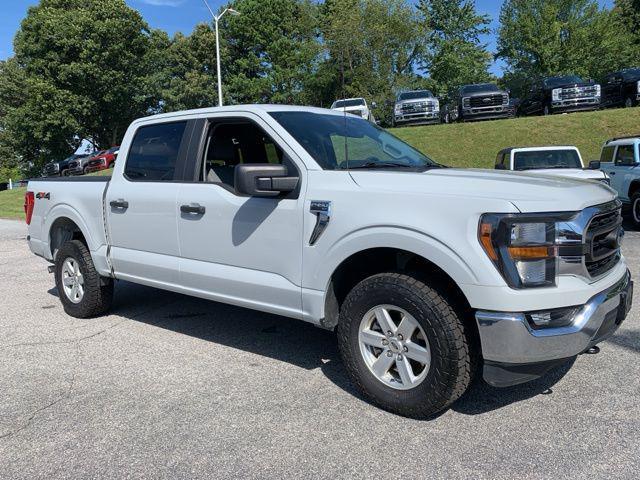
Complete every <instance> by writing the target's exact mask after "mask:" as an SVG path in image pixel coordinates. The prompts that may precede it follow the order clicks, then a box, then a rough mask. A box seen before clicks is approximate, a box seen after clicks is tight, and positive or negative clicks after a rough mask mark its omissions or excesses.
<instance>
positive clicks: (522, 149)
mask: <svg viewBox="0 0 640 480" xmlns="http://www.w3.org/2000/svg"><path fill="white" fill-rule="evenodd" d="M514 150H517V151H519V152H541V151H544V150H578V147H576V146H575V145H549V146H544V147H507V148H503V149H502V150H500V151H499V152H498V153H499V154H500V153H511V152H512V151H514Z"/></svg>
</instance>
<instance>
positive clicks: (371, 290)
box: [338, 273, 476, 418]
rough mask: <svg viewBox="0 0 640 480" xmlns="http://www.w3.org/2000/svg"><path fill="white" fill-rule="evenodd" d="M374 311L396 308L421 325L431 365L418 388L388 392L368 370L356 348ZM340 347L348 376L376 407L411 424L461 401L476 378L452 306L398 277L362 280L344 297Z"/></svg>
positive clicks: (412, 281) (465, 335)
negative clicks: (410, 420) (366, 318)
mask: <svg viewBox="0 0 640 480" xmlns="http://www.w3.org/2000/svg"><path fill="white" fill-rule="evenodd" d="M378 305H394V306H397V307H400V308H402V309H403V310H405V311H406V312H407V313H409V314H410V315H412V316H413V317H414V318H415V320H416V321H417V322H418V323H419V324H420V326H421V328H422V329H423V330H424V332H425V334H426V337H427V339H428V343H429V347H430V350H431V365H430V367H429V371H428V372H427V375H426V377H425V378H424V380H423V381H422V382H421V383H419V384H418V385H417V386H415V387H413V388H410V389H406V390H398V389H395V388H392V387H390V386H388V385H386V384H385V383H383V382H382V381H381V380H379V379H378V378H376V376H375V375H374V374H373V373H372V371H371V370H370V369H369V367H368V366H367V364H366V363H365V360H364V358H363V355H362V353H361V350H360V345H359V328H360V323H361V321H362V319H363V318H364V316H365V315H366V314H367V312H369V311H370V310H371V309H372V308H373V307H376V306H378ZM338 345H339V349H340V354H341V356H342V360H343V362H344V365H345V367H346V370H347V372H348V374H349V376H350V378H351V380H352V382H353V383H354V385H355V386H356V387H357V388H358V389H359V390H360V392H361V393H362V394H363V395H365V396H366V397H367V398H368V399H370V400H371V401H372V402H373V403H374V404H375V405H377V406H379V407H381V408H383V409H385V410H388V411H390V412H393V413H396V414H399V415H403V416H406V417H410V418H429V417H431V416H433V415H435V414H436V413H438V412H440V411H442V410H443V409H445V408H447V407H448V406H449V405H451V404H452V403H453V402H455V401H456V400H457V399H458V398H460V396H462V395H463V394H464V393H465V391H466V390H467V388H468V387H469V385H470V384H471V382H472V379H473V377H474V373H475V372H474V369H475V366H476V362H474V361H473V359H472V356H473V355H472V352H471V342H470V338H469V336H468V332H466V331H465V326H464V324H463V322H462V321H461V319H460V318H459V316H458V314H456V312H455V310H454V309H453V308H452V305H450V304H449V302H447V300H446V299H445V298H444V297H443V296H442V295H440V294H439V293H438V292H437V291H436V290H435V289H433V288H431V287H430V286H428V285H427V284H426V283H424V282H422V281H420V280H418V279H416V278H414V277H412V276H408V275H405V274H401V273H382V274H377V275H373V276H371V277H369V278H366V279H365V280H363V281H362V282H360V283H359V284H357V285H356V286H355V287H354V288H353V289H352V290H351V292H350V293H349V294H348V295H347V298H346V299H345V301H344V303H343V305H342V307H341V310H340V320H339V324H338Z"/></svg>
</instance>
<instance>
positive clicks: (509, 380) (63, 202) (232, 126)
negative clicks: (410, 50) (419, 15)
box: [25, 100, 637, 418]
mask: <svg viewBox="0 0 640 480" xmlns="http://www.w3.org/2000/svg"><path fill="white" fill-rule="evenodd" d="M502 106H504V100H503V105H502ZM471 108H474V107H471ZM494 113H495V112H494ZM336 137H344V138H345V142H344V144H347V142H348V143H349V145H353V148H349V149H346V148H343V143H342V142H335V141H334V140H335V138H336ZM617 142H618V141H612V142H610V144H609V145H608V146H614V145H615V147H614V152H613V155H614V156H615V155H617V153H618V152H619V151H620V150H621V144H619V143H617ZM625 145H626V144H625ZM634 148H636V150H635V154H637V145H636V146H635V147H634ZM122 151H123V155H122V159H123V160H122V161H118V162H117V164H116V168H115V169H114V173H113V175H112V176H111V177H110V178H109V177H98V176H96V177H89V178H86V177H84V178H64V179H62V178H61V179H54V178H48V179H40V180H33V181H31V182H30V183H29V188H28V190H27V193H26V196H25V211H26V220H27V223H28V224H29V232H28V237H27V241H28V243H29V247H30V248H31V250H32V251H33V253H34V254H36V255H39V256H41V257H44V258H45V259H47V260H48V261H50V262H52V263H53V265H52V266H51V267H50V271H52V272H53V273H54V275H55V283H56V286H57V289H58V292H59V298H60V301H61V302H62V305H63V307H64V310H65V311H66V312H67V313H68V314H69V315H72V316H75V317H80V318H86V317H91V316H96V315H101V314H103V313H105V312H106V311H107V310H108V309H109V307H110V305H111V302H112V297H113V293H114V288H113V286H114V281H115V280H117V279H123V280H128V281H131V282H136V283H141V284H145V285H149V286H153V287H157V288H162V289H166V290H170V291H176V292H181V293H184V294H188V295H193V296H197V297H202V298H207V299H210V300H215V301H220V302H224V303H230V304H234V305H238V306H243V307H248V308H253V309H257V310H260V311H264V312H270V313H275V314H280V315H285V316H289V317H293V318H297V319H300V320H305V321H308V322H311V323H313V324H315V325H317V326H320V327H323V328H326V329H329V330H334V331H336V332H337V338H338V345H339V349H340V353H341V356H342V360H343V364H344V365H345V368H346V370H347V372H348V374H349V376H350V378H351V379H352V381H353V383H354V385H355V386H356V387H357V388H358V389H359V390H360V391H361V392H362V393H363V394H364V395H365V396H366V397H367V398H369V399H370V400H371V401H372V402H373V403H375V404H377V405H379V406H381V407H382V408H385V409H387V410H390V411H393V412H396V413H399V414H402V415H406V416H410V417H420V418H425V417H428V416H430V415H433V414H435V413H436V412H438V411H440V410H442V409H445V408H447V407H448V406H449V405H450V404H451V403H452V402H454V401H455V400H456V399H458V398H459V397H460V396H461V395H463V394H464V392H465V391H466V390H467V388H468V387H469V385H470V384H471V382H472V381H473V379H474V377H475V373H476V370H477V369H478V370H479V371H481V372H482V376H483V377H484V379H485V380H486V381H487V382H488V383H490V384H491V385H494V386H498V387H506V386H510V385H515V384H518V383H523V382H527V381H530V380H534V379H536V378H538V377H540V376H542V375H543V374H545V372H547V371H548V370H549V369H550V368H553V367H554V366H556V365H558V364H560V363H563V362H566V361H567V360H568V359H570V358H572V357H575V356H576V355H578V354H580V353H583V352H585V351H592V352H595V351H596V350H597V349H595V346H596V345H597V344H598V343H600V342H602V341H603V340H606V339H607V338H609V337H610V336H611V335H613V333H614V332H615V331H616V329H617V328H618V327H619V326H620V324H621V323H622V322H623V321H624V319H625V317H626V316H627V313H628V311H629V309H630V308H631V304H632V296H633V282H632V281H631V278H630V273H629V271H628V269H627V265H626V263H625V259H624V257H623V256H622V255H621V251H620V240H621V238H622V228H621V223H622V218H621V202H620V200H618V199H617V198H616V195H615V192H613V190H611V188H609V187H608V186H606V185H604V184H602V182H590V181H567V180H563V179H560V178H550V177H548V176H546V177H545V176H541V175H534V174H531V173H527V172H506V171H504V172H500V171H487V170H467V169H455V168H444V167H443V166H442V165H439V164H438V163H437V162H434V161H433V160H431V159H430V158H428V157H427V156H425V155H423V154H422V153H420V152H419V151H417V150H415V149H414V148H412V147H411V146H409V145H408V144H406V143H404V142H402V141H401V140H399V139H398V138H396V137H394V136H393V135H391V134H389V133H388V132H386V131H385V130H383V129H380V128H377V127H376V126H374V125H372V124H371V122H368V121H365V120H364V119H363V118H357V117H356V116H355V115H344V114H341V113H339V112H336V111H331V110H325V109H317V108H309V107H289V106H281V105H243V106H236V107H222V108H210V109H200V110H194V111H186V112H174V113H170V114H164V115H156V116H151V117H146V118H142V119H139V120H136V121H134V122H133V123H132V124H131V126H130V127H129V129H128V130H127V132H126V134H125V137H124V139H123V143H122ZM184 152H191V153H190V154H189V155H186V154H184ZM513 153H514V152H513V151H511V152H509V159H510V160H509V161H510V162H511V161H512V158H513V161H515V162H516V165H519V163H518V162H519V161H520V158H519V157H518V156H515V157H513V155H512V154H513ZM505 154H506V152H505ZM625 155H626V154H625ZM505 158H506V157H505ZM545 158H546V157H545ZM625 158H626V157H625ZM543 160H544V158H543ZM505 161H506V160H505ZM574 161H575V158H574ZM563 162H569V160H568V159H563ZM525 163H526V161H525ZM567 164H568V163H567ZM510 165H511V164H510ZM575 165H576V166H577V163H576V164H575ZM510 168H511V166H510ZM616 168H619V167H617V166H616ZM612 171H614V170H612ZM615 173H616V178H617V176H618V173H619V172H618V171H617V170H615ZM620 174H621V176H622V172H620ZM302 344H303V343H301V345H302ZM586 394H587V393H585V395H586Z"/></svg>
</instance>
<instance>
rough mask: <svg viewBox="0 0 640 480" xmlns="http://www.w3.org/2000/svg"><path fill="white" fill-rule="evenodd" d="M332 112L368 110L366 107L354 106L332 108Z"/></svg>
mask: <svg viewBox="0 0 640 480" xmlns="http://www.w3.org/2000/svg"><path fill="white" fill-rule="evenodd" d="M332 110H335V111H337V112H355V111H358V112H359V111H363V110H369V108H368V107H367V106H366V105H355V106H353V107H337V108H333V109H332Z"/></svg>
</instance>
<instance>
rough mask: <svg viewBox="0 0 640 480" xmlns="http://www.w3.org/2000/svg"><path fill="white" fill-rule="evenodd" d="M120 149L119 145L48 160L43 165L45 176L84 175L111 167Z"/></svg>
mask: <svg viewBox="0 0 640 480" xmlns="http://www.w3.org/2000/svg"><path fill="white" fill-rule="evenodd" d="M119 150H120V147H119V146H116V147H111V148H109V149H108V150H100V151H95V152H91V153H89V154H84V155H80V154H73V155H70V156H68V157H67V158H65V159H64V160H60V161H57V162H55V161H54V162H49V163H47V164H46V165H45V166H44V169H43V172H42V174H43V175H44V176H45V177H57V176H61V177H66V176H69V175H85V174H87V173H90V172H95V171H98V170H104V169H107V168H112V167H113V166H114V164H115V161H116V157H117V156H118V152H119Z"/></svg>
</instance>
